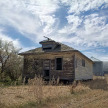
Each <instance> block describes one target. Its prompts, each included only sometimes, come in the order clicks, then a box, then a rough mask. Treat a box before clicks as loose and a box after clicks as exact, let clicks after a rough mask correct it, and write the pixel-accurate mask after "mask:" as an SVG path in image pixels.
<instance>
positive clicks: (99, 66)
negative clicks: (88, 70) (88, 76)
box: [93, 61, 104, 76]
mask: <svg viewBox="0 0 108 108" xmlns="http://www.w3.org/2000/svg"><path fill="white" fill-rule="evenodd" d="M93 74H94V75H95V76H103V75H104V72H103V62H101V61H97V62H96V61H94V64H93Z"/></svg>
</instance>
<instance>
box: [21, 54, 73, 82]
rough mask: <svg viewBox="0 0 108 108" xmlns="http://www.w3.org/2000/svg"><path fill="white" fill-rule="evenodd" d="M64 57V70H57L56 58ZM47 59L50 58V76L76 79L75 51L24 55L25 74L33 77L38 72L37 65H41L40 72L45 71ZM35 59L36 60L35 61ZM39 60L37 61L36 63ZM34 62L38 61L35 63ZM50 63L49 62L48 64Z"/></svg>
mask: <svg viewBox="0 0 108 108" xmlns="http://www.w3.org/2000/svg"><path fill="white" fill-rule="evenodd" d="M59 57H60V58H62V59H63V62H62V64H63V65H62V67H63V68H62V70H56V65H55V64H56V63H55V60H56V58H59ZM45 60H50V78H49V79H51V78H53V77H54V78H58V77H59V78H60V79H63V80H74V77H75V75H74V53H72V52H71V53H69V52H62V53H61V52H57V53H56V52H54V53H43V54H36V55H26V56H25V57H24V74H23V75H24V76H26V75H28V76H29V77H31V76H32V77H33V76H34V75H35V74H37V73H38V72H36V69H34V68H36V67H35V66H37V67H39V68H40V69H39V72H40V74H43V73H44V66H43V62H44V61H45ZM34 61H35V62H34ZM36 62H37V63H36ZM34 63H36V64H35V65H34ZM47 65H48V64H47Z"/></svg>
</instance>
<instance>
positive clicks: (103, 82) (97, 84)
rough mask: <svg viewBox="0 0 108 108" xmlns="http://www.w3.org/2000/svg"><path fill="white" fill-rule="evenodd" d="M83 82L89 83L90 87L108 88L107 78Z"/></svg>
mask: <svg viewBox="0 0 108 108" xmlns="http://www.w3.org/2000/svg"><path fill="white" fill-rule="evenodd" d="M82 83H83V84H84V85H87V86H88V87H89V88H90V89H102V90H108V84H107V81H106V80H105V79H95V80H91V81H84V82H82Z"/></svg>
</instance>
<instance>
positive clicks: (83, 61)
mask: <svg viewBox="0 0 108 108" xmlns="http://www.w3.org/2000/svg"><path fill="white" fill-rule="evenodd" d="M82 66H83V67H85V60H84V59H82Z"/></svg>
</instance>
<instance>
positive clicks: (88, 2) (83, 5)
mask: <svg viewBox="0 0 108 108" xmlns="http://www.w3.org/2000/svg"><path fill="white" fill-rule="evenodd" d="M63 2H64V0H63ZM104 3H105V4H106V5H105V7H102V8H106V7H108V0H69V1H67V5H69V6H70V9H69V11H68V13H75V14H80V12H84V11H88V10H91V9H93V10H97V9H98V8H99V7H100V6H101V5H102V4H104Z"/></svg>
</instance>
